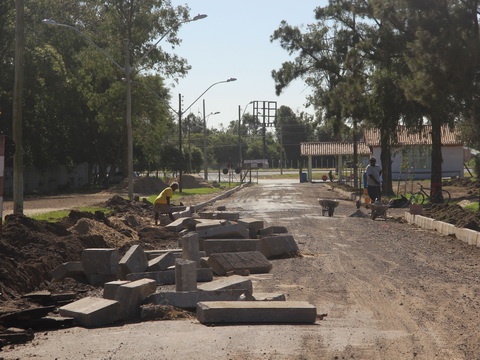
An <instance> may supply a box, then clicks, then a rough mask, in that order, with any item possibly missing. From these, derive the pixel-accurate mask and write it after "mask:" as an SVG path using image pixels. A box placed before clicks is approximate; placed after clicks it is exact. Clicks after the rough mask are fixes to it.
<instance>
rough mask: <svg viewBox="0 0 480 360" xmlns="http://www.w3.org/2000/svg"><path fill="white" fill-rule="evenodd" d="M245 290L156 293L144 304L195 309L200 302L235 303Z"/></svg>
mask: <svg viewBox="0 0 480 360" xmlns="http://www.w3.org/2000/svg"><path fill="white" fill-rule="evenodd" d="M244 293H245V290H241V289H230V290H217V291H176V292H158V293H155V294H152V295H150V296H149V297H148V298H147V300H146V302H147V303H152V304H156V305H172V306H175V307H178V308H182V309H195V308H196V307H197V303H199V302H201V301H237V300H238V299H240V298H241V296H242V295H243V294H244Z"/></svg>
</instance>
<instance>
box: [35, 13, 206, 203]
mask: <svg viewBox="0 0 480 360" xmlns="http://www.w3.org/2000/svg"><path fill="white" fill-rule="evenodd" d="M206 17H207V15H205V14H199V15H197V16H195V17H193V18H192V19H188V20H184V21H180V22H178V23H177V24H175V25H174V26H172V27H171V28H169V29H168V30H167V31H166V32H165V33H164V34H163V36H162V37H161V38H160V39H159V40H158V41H157V42H156V43H155V44H154V45H152V47H150V49H149V50H148V51H147V52H146V53H145V54H143V56H142V57H141V58H140V59H139V60H138V63H141V62H142V60H144V59H145V58H146V57H147V56H148V54H150V52H151V51H152V50H153V48H155V47H156V46H157V45H158V43H159V42H160V41H161V40H162V39H164V38H165V36H167V35H168V33H170V32H171V31H172V30H173V29H174V28H175V27H177V26H179V25H181V24H184V23H188V22H191V21H197V20H200V19H204V18H206ZM42 23H43V24H47V25H54V26H60V27H65V28H68V29H71V30H73V31H75V32H76V33H78V34H79V35H81V36H82V37H83V38H85V39H86V40H87V41H88V42H89V43H90V44H91V45H93V46H94V47H96V48H97V49H98V50H99V51H101V52H102V53H103V54H104V55H105V56H106V57H107V59H108V60H110V61H111V62H112V63H113V64H115V65H116V66H117V68H119V69H120V70H121V71H122V72H124V74H125V83H126V98H127V99H126V103H127V108H126V116H125V118H126V126H127V173H128V197H129V199H130V200H132V199H133V129H132V67H133V66H132V65H131V62H130V42H129V40H128V39H127V40H126V42H125V66H124V67H122V66H121V65H120V64H119V63H118V62H116V61H115V60H114V59H113V58H112V57H111V56H110V55H109V54H108V53H107V52H106V51H105V50H104V49H102V48H101V47H100V46H98V45H97V44H96V43H95V42H94V41H93V40H92V39H90V38H89V37H88V36H87V35H85V34H84V33H83V32H81V31H80V30H79V29H77V28H76V27H74V26H70V25H66V24H60V23H57V22H56V21H55V20H52V19H44V20H42ZM179 122H181V119H180V117H179ZM180 133H181V131H180ZM180 136H181V135H180ZM180 151H181V141H180ZM180 191H181V188H180Z"/></svg>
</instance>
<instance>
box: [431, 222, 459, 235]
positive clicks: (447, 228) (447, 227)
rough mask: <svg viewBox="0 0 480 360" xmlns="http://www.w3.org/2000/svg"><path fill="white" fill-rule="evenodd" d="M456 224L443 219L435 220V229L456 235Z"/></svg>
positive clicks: (441, 232)
mask: <svg viewBox="0 0 480 360" xmlns="http://www.w3.org/2000/svg"><path fill="white" fill-rule="evenodd" d="M454 227H455V225H453V224H449V223H446V222H443V221H435V230H436V231H438V232H439V233H440V234H442V235H447V236H448V235H454V234H455V229H454Z"/></svg>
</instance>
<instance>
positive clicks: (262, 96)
mask: <svg viewBox="0 0 480 360" xmlns="http://www.w3.org/2000/svg"><path fill="white" fill-rule="evenodd" d="M171 2H172V5H173V6H178V5H187V6H188V7H189V8H190V9H191V11H190V13H191V16H192V17H193V16H195V15H197V14H206V15H208V17H207V18H205V19H202V20H198V21H195V22H190V23H187V24H184V25H183V26H182V27H181V28H180V31H179V34H178V36H179V37H180V38H181V39H182V43H181V45H180V46H179V47H176V48H175V49H174V50H172V52H174V53H176V54H177V55H179V56H181V57H184V58H186V59H187V60H188V62H189V64H190V65H191V66H192V70H191V71H190V72H189V73H188V74H187V75H186V76H185V77H184V78H181V79H179V82H178V84H174V82H173V81H170V82H167V84H169V87H170V92H171V95H172V102H171V106H172V107H173V108H175V109H176V108H178V96H179V94H181V95H182V96H183V99H184V102H183V103H184V109H185V108H187V107H188V106H189V105H190V104H191V103H192V102H193V101H194V100H195V99H196V98H197V97H199V96H200V95H201V94H202V93H203V92H204V91H205V90H206V89H207V88H208V87H209V86H210V85H212V84H214V83H216V82H219V81H224V80H226V79H228V78H231V77H234V78H237V81H235V82H229V83H221V84H217V85H215V86H213V87H212V88H211V89H210V90H209V91H207V93H205V95H204V96H203V97H201V98H200V99H199V100H198V101H197V102H196V103H195V104H194V105H193V106H192V107H191V109H190V110H189V111H188V112H187V113H186V114H185V116H186V115H188V113H189V112H192V113H194V114H196V115H201V114H202V112H203V101H202V100H203V99H205V108H206V111H205V112H206V114H207V115H208V114H210V113H212V112H217V111H219V112H220V114H218V115H212V116H210V117H209V118H208V124H207V126H208V128H211V127H219V126H220V124H223V126H224V127H227V126H228V124H229V123H230V121H232V120H235V121H236V120H238V107H239V106H240V107H241V112H242V113H243V112H244V111H245V112H246V113H253V109H252V105H248V103H249V102H250V101H276V102H277V108H278V107H280V106H282V105H285V106H289V107H290V108H291V109H292V110H293V111H294V112H301V111H306V112H309V113H313V109H311V108H305V107H304V104H305V97H306V95H307V94H309V93H310V90H309V89H308V88H307V87H306V85H305V84H304V83H303V82H302V81H301V80H297V81H295V82H294V83H292V84H291V85H290V86H289V87H288V88H287V89H285V90H284V92H283V94H282V95H280V96H276V95H275V83H274V81H273V78H272V76H271V72H272V70H278V69H280V67H281V65H282V63H283V62H285V61H287V60H293V57H290V56H289V55H288V53H287V51H285V50H283V49H282V48H281V47H280V44H279V43H278V42H277V41H276V42H274V43H271V42H270V36H271V35H272V34H273V32H274V31H275V30H276V29H278V27H279V25H280V22H281V21H282V20H286V21H287V22H288V23H289V24H290V25H295V26H302V25H307V24H310V23H313V22H315V18H314V10H315V8H316V7H317V6H325V5H327V3H328V0H316V1H315V0H295V1H293V0H241V1H233V0H191V1H188V0H187V1H185V0H183V1H182V0H171ZM165 50H167V51H170V50H169V49H168V48H165ZM245 109H246V110H245ZM199 113H200V114H199Z"/></svg>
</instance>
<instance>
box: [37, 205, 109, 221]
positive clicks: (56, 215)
mask: <svg viewBox="0 0 480 360" xmlns="http://www.w3.org/2000/svg"><path fill="white" fill-rule="evenodd" d="M71 210H72V209H70V210H58V211H50V212H46V213H42V214H37V215H32V216H31V218H32V219H35V220H45V221H49V222H58V221H60V220H62V219H63V218H65V217H68V214H70V211H71ZM78 211H81V212H88V213H91V214H95V212H97V211H101V212H103V213H104V214H105V215H106V216H108V215H110V214H111V213H112V209H108V208H102V207H84V208H80V209H78Z"/></svg>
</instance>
